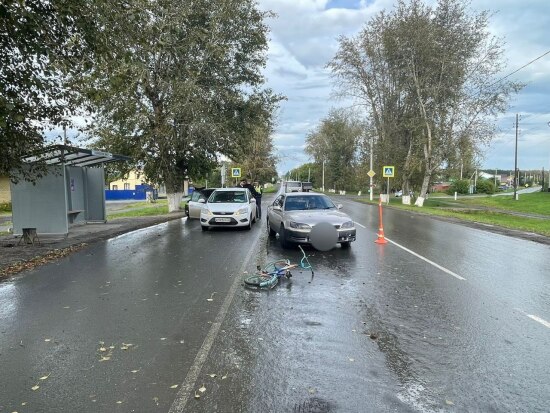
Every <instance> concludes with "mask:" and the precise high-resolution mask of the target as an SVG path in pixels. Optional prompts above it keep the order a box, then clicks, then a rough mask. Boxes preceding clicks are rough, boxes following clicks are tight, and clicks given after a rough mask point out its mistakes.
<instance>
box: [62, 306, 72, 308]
mask: <svg viewBox="0 0 550 413" xmlns="http://www.w3.org/2000/svg"><path fill="white" fill-rule="evenodd" d="M63 308H71V307H68V306H67V307H63Z"/></svg>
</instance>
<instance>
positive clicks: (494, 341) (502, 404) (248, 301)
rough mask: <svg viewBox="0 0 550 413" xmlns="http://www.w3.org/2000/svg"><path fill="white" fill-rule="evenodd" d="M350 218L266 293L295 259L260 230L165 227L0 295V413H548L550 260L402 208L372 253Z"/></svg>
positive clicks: (369, 216)
mask: <svg viewBox="0 0 550 413" xmlns="http://www.w3.org/2000/svg"><path fill="white" fill-rule="evenodd" d="M264 198H266V200H267V199H268V197H264ZM338 202H341V201H340V200H338ZM343 203H344V208H345V209H344V210H345V211H346V212H348V213H349V214H350V215H351V216H352V218H353V219H354V220H355V221H356V222H357V223H358V224H360V225H358V228H357V238H358V240H357V242H355V243H353V244H352V247H351V248H350V249H349V250H343V249H341V248H336V249H334V250H332V251H329V252H326V253H320V252H316V251H314V250H306V252H307V253H308V254H309V255H311V257H310V261H311V262H312V264H313V265H314V269H315V277H314V278H313V280H312V279H311V275H310V273H309V272H308V271H303V272H300V271H294V272H293V274H294V276H293V278H292V279H291V281H283V282H282V283H281V284H279V285H278V286H276V287H275V288H274V289H272V290H269V291H254V290H249V289H246V288H244V287H243V286H242V285H241V279H242V277H243V275H241V274H242V273H243V272H244V271H247V272H248V273H250V272H252V271H253V269H254V268H255V266H256V264H263V263H265V262H268V261H271V260H274V259H278V258H281V257H288V258H290V259H291V260H292V261H298V260H299V258H300V255H301V254H300V252H299V250H297V249H296V250H290V251H286V250H282V249H281V248H280V246H279V243H278V242H277V240H276V239H273V238H269V237H268V236H267V233H266V232H267V231H266V229H265V220H264V221H262V224H261V225H256V226H255V227H254V228H253V229H252V231H223V230H222V231H209V232H206V233H202V231H201V229H200V225H199V223H198V222H196V221H194V222H186V221H185V220H182V221H176V222H171V223H168V224H165V225H161V226H157V227H154V228H150V229H146V230H140V231H137V232H135V233H131V234H127V235H125V236H121V237H118V238H116V239H113V240H111V241H109V242H106V243H103V244H98V245H96V246H94V247H92V248H89V249H87V250H84V251H83V252H81V253H78V254H75V255H73V256H71V257H70V258H68V259H65V260H62V261H60V262H58V263H57V264H53V265H48V266H45V267H42V268H41V269H38V270H35V271H33V272H30V273H27V274H25V275H24V276H21V277H19V278H16V279H15V280H14V281H10V282H7V283H3V284H0V366H1V370H2V376H1V379H0V381H1V383H0V412H3V411H10V412H11V411H19V412H42V411H43V412H50V411H82V412H87V411H90V412H118V411H121V412H129V411H136V412H151V411H161V412H167V411H170V412H176V411H185V412H308V413H313V412H316V413H320V412H321V413H322V412H386V411H387V412H391V411H396V412H409V411H410V412H438V411H449V412H454V411H456V412H461V411H480V412H491V411H495V412H500V411H525V412H545V411H548V406H549V405H550V396H549V395H550V375H549V374H550V373H549V369H548V366H549V365H550V345H549V344H550V325H545V324H544V323H545V320H546V322H547V320H550V282H549V281H550V271H548V268H550V265H549V264H550V248H549V247H548V246H544V245H540V244H536V243H533V242H529V241H524V240H517V239H514V238H510V237H505V236H501V235H495V234H491V233H485V232H483V231H479V230H475V229H472V228H468V227H463V226H460V225H456V224H451V223H447V222H442V221H437V220H433V219H430V218H428V217H423V216H418V215H413V214H410V213H407V212H403V211H395V210H386V211H384V228H385V233H386V236H387V237H388V239H390V240H391V241H392V243H389V244H387V245H382V246H380V245H376V244H374V242H373V241H374V240H375V239H376V231H377V226H378V221H377V219H378V215H377V209H376V207H373V206H368V205H361V204H358V203H355V202H350V201H343ZM264 210H265V209H264ZM404 248H405V249H404ZM248 258H249V259H248ZM436 265H438V266H439V267H438V266H436ZM214 293H215V294H214ZM210 300H211V301H210ZM130 344H131V345H130ZM111 347H113V348H111ZM106 358H108V359H107V360H105V359H106ZM102 360H103V361H102ZM43 377H47V378H46V379H44V380H40V378H43ZM36 385H39V386H40V387H39V388H38V389H36V390H34V391H33V390H32V387H33V386H36ZM176 385H177V387H175V388H172V387H173V386H176ZM22 403H26V404H25V406H22V405H21V404H22Z"/></svg>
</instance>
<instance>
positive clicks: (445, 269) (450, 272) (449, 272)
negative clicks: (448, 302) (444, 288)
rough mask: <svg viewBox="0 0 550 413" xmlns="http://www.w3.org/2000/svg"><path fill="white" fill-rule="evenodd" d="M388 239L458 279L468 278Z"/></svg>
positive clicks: (389, 240)
mask: <svg viewBox="0 0 550 413" xmlns="http://www.w3.org/2000/svg"><path fill="white" fill-rule="evenodd" d="M386 239H387V240H388V242H391V243H392V244H393V245H395V246H397V247H399V248H401V249H402V250H404V251H407V252H408V253H409V254H412V255H414V256H415V257H418V258H420V259H421V260H424V261H426V262H427V263H428V264H431V265H433V266H434V267H436V268H439V269H440V270H441V271H443V272H445V273H447V274H449V275H452V276H453V277H455V278H457V279H459V280H461V281H465V280H466V278H464V277H461V276H460V275H458V274H457V273H454V272H452V271H451V270H448V269H447V268H445V267H442V266H441V265H439V264H437V263H435V262H433V261H431V260H429V259H428V258H426V257H424V256H422V255H420V254H417V253H416V252H414V251H411V250H410V249H408V248H407V247H404V246H403V245H400V244H398V243H397V242H395V241H392V240H391V239H389V238H388V237H386Z"/></svg>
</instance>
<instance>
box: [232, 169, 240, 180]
mask: <svg viewBox="0 0 550 413" xmlns="http://www.w3.org/2000/svg"><path fill="white" fill-rule="evenodd" d="M231 177H232V178H240V177H241V168H231Z"/></svg>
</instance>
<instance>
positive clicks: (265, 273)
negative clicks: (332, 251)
mask: <svg viewBox="0 0 550 413" xmlns="http://www.w3.org/2000/svg"><path fill="white" fill-rule="evenodd" d="M298 248H300V251H302V255H303V256H302V259H301V260H300V263H299V264H291V263H290V260H288V259H281V260H277V261H273V262H270V263H269V264H267V265H266V266H264V268H263V269H262V268H261V267H260V266H258V267H257V270H258V272H256V274H254V275H252V276H250V277H247V278H245V279H244V283H245V285H246V286H248V287H255V288H273V287H275V286H276V285H277V284H278V283H279V280H280V279H281V278H282V277H285V278H287V279H288V278H290V277H292V273H291V272H290V270H292V269H295V268H299V269H300V270H311V279H313V276H314V275H315V273H314V272H313V267H312V266H311V264H310V262H309V260H308V258H307V255H306V253H305V251H304V250H303V249H302V247H301V246H300V245H298Z"/></svg>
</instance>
